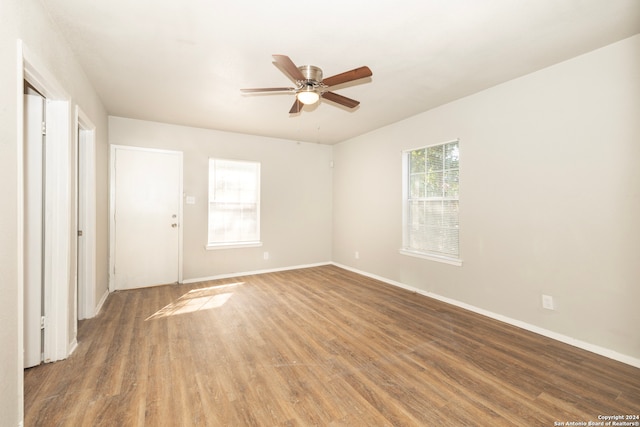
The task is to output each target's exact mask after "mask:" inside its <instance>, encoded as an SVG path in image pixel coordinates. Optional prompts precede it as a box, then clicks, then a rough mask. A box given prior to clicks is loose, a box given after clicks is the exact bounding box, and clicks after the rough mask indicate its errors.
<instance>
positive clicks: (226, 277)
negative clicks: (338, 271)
mask: <svg viewBox="0 0 640 427" xmlns="http://www.w3.org/2000/svg"><path fill="white" fill-rule="evenodd" d="M330 264H333V263H332V262H329V261H327V262H319V263H315V264H304V265H295V266H291V267H280V268H272V269H268V270H255V271H244V272H238V273H228V274H219V275H217V276H209V277H200V278H195V279H187V280H183V281H182V283H185V284H187V283H198V282H208V281H209V280H218V279H228V278H231V277H240V276H250V275H253V274H265V273H276V272H278V271H287V270H299V269H301V268H311V267H320V266H323V265H330Z"/></svg>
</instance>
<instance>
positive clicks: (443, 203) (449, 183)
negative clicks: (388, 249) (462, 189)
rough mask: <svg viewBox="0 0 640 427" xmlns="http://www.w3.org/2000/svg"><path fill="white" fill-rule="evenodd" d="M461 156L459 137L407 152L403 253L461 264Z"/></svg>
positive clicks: (404, 162)
mask: <svg viewBox="0 0 640 427" xmlns="http://www.w3.org/2000/svg"><path fill="white" fill-rule="evenodd" d="M459 157H460V153H459V147H458V141H457V140H456V141H451V142H447V143H444V144H438V145H432V146H429V147H424V148H419V149H415V150H409V151H405V152H404V155H403V173H404V179H403V195H404V197H403V199H404V209H403V215H404V218H403V232H404V239H403V248H402V250H401V252H402V253H404V254H407V255H414V256H419V257H424V258H428V259H434V260H437V261H443V262H448V263H451V264H455V265H462V262H461V261H460V259H459V257H460V251H459V244H458V243H459V227H458V207H459V202H458V188H459V176H460V171H459Z"/></svg>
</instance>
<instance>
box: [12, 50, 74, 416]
mask: <svg viewBox="0 0 640 427" xmlns="http://www.w3.org/2000/svg"><path fill="white" fill-rule="evenodd" d="M16 45H17V46H16V47H17V49H16V50H17V55H16V56H17V61H16V75H17V79H16V105H17V111H18V114H17V120H16V122H17V123H16V125H17V129H16V130H17V132H16V134H17V138H16V145H17V147H16V152H17V158H16V161H17V165H16V172H17V182H18V188H17V193H18V206H17V211H18V218H17V224H16V225H17V234H18V241H17V252H18V253H17V261H18V262H17V264H18V265H17V267H18V277H17V279H18V283H17V285H18V299H17V304H18V310H17V312H18V319H17V320H18V322H17V324H18V331H17V332H18V334H17V337H18V346H17V348H16V352H17V355H18V357H17V359H18V378H19V384H18V386H19V394H20V395H19V401H20V402H21V403H22V402H23V401H24V360H23V349H24V330H23V328H24V266H25V260H24V200H25V192H24V179H23V174H24V113H23V111H24V99H23V92H24V81H25V80H26V81H28V82H29V84H31V85H32V86H33V87H34V88H35V89H36V90H37V91H39V92H40V93H41V94H42V95H44V96H45V98H46V99H47V101H46V104H45V109H46V123H47V143H46V147H45V150H46V157H47V160H46V188H45V190H44V191H45V194H46V196H45V217H46V218H47V221H48V222H47V224H48V226H47V228H46V230H45V249H44V250H45V265H44V271H45V281H44V302H45V316H46V320H45V332H44V337H45V338H44V348H43V352H44V361H45V362H53V361H56V360H61V359H65V358H66V357H67V356H68V355H69V353H70V352H71V351H72V350H73V348H74V347H75V342H76V337H75V336H73V337H71V334H70V331H69V325H70V320H71V319H70V317H73V318H74V319H73V321H74V322H75V321H76V320H75V317H76V313H71V312H70V310H69V295H70V293H71V286H72V283H71V277H70V275H69V273H70V271H69V268H70V264H69V262H70V256H71V246H70V242H71V236H70V233H71V223H72V220H71V219H72V218H74V217H75V214H74V213H73V212H72V211H71V207H72V206H71V205H72V201H71V196H72V194H71V186H72V175H71V170H70V166H71V165H70V162H71V148H72V145H71V132H70V123H71V107H70V105H71V103H70V99H71V97H70V96H69V94H68V93H67V92H66V91H65V90H64V89H63V88H62V86H60V84H59V83H58V82H57V80H56V79H55V78H54V77H53V75H52V74H51V73H50V72H49V70H48V69H47V67H45V66H44V65H42V62H41V61H40V60H39V58H38V57H37V56H35V55H34V54H33V53H31V52H30V51H29V49H28V48H27V46H25V44H24V42H23V41H22V40H20V39H18V40H17V43H16ZM20 406H21V407H20V410H19V411H20V414H19V415H20V419H22V418H23V416H24V412H23V411H24V409H23V407H22V406H23V405H20Z"/></svg>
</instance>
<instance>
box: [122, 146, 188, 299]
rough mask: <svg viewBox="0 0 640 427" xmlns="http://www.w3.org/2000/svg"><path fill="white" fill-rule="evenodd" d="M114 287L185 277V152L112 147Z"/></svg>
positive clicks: (167, 282) (174, 280)
mask: <svg viewBox="0 0 640 427" xmlns="http://www.w3.org/2000/svg"><path fill="white" fill-rule="evenodd" d="M112 167H113V169H112V173H113V175H112V185H113V192H114V194H112V202H113V205H112V211H113V228H112V230H113V233H114V235H113V239H112V241H113V242H114V245H113V246H114V251H115V253H114V254H113V270H112V275H113V276H112V279H113V287H114V288H115V289H132V288H142V287H147V286H155V285H163V284H169V283H176V282H179V281H180V280H181V274H180V270H181V265H180V264H181V263H180V253H181V248H180V244H181V238H180V229H181V227H180V219H181V215H182V203H181V202H182V153H181V152H178V151H165V150H151V149H140V148H134V147H122V146H113V147H112Z"/></svg>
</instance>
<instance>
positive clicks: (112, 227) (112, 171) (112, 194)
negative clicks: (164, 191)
mask: <svg viewBox="0 0 640 427" xmlns="http://www.w3.org/2000/svg"><path fill="white" fill-rule="evenodd" d="M118 150H135V151H146V152H155V153H167V154H179V155H180V160H181V165H180V170H181V172H180V182H179V183H178V188H179V190H178V191H179V193H180V203H179V204H178V224H179V226H178V283H182V281H183V277H182V259H183V250H182V241H183V227H182V216H183V212H182V211H183V203H182V200H183V198H184V190H183V188H184V187H183V180H184V176H183V173H182V168H183V164H182V162H183V153H182V151H176V150H164V149H158V148H146V147H135V146H130V145H115V144H111V146H110V155H109V292H114V291H115V290H116V289H115V280H114V279H115V278H114V271H115V248H116V241H115V239H116V236H115V231H116V224H115V216H116V211H115V201H116V185H115V184H116V164H115V163H116V162H115V158H116V152H117V151H118Z"/></svg>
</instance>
